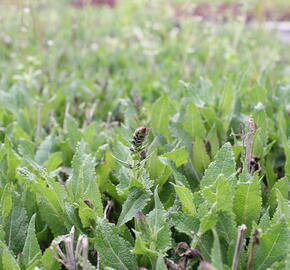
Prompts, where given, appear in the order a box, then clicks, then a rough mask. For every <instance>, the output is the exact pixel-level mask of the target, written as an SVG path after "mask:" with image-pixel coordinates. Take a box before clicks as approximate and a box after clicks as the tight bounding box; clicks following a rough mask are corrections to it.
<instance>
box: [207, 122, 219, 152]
mask: <svg viewBox="0 0 290 270" xmlns="http://www.w3.org/2000/svg"><path fill="white" fill-rule="evenodd" d="M207 138H208V140H209V142H210V151H211V156H212V157H214V156H215V155H216V153H217V151H218V150H219V139H218V136H217V129H216V125H215V124H214V125H213V126H212V127H211V129H210V131H209V133H208V135H207Z"/></svg>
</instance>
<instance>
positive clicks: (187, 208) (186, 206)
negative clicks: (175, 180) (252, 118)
mask: <svg viewBox="0 0 290 270" xmlns="http://www.w3.org/2000/svg"><path fill="white" fill-rule="evenodd" d="M174 188H175V191H176V193H177V195H178V197H179V200H180V201H181V204H182V209H183V211H184V212H185V213H188V214H191V215H193V216H194V215H195V214H196V208H195V205H194V202H193V195H192V192H191V191H190V190H189V189H188V188H186V187H183V186H177V185H174Z"/></svg>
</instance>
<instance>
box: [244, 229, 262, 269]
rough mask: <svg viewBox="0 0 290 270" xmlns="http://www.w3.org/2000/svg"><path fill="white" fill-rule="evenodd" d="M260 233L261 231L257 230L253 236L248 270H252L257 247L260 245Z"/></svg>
mask: <svg viewBox="0 0 290 270" xmlns="http://www.w3.org/2000/svg"><path fill="white" fill-rule="evenodd" d="M260 233H261V230H260V229H256V230H255V231H254V233H253V235H252V241H251V247H250V251H249V257H248V262H247V270H251V269H252V265H253V259H254V250H255V246H256V245H259V244H260V240H259V238H258V235H259V234H260Z"/></svg>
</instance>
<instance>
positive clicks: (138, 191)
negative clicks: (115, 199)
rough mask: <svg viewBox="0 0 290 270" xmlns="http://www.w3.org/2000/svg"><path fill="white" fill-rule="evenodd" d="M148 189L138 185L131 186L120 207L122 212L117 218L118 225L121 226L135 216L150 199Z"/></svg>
mask: <svg viewBox="0 0 290 270" xmlns="http://www.w3.org/2000/svg"><path fill="white" fill-rule="evenodd" d="M150 196H151V192H150V190H143V189H142V188H140V187H132V188H131V189H130V191H129V195H128V198H127V199H126V201H125V203H124V204H123V207H122V212H121V214H120V217H119V219H118V226H121V225H123V224H125V223H126V222H128V221H129V220H131V219H132V218H133V217H135V216H136V214H137V213H138V211H140V210H142V209H143V208H144V207H145V206H146V204H147V202H148V201H149V200H150Z"/></svg>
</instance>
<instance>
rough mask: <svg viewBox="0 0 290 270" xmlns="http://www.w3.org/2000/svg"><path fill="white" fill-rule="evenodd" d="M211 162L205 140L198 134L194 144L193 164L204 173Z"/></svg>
mask: <svg viewBox="0 0 290 270" xmlns="http://www.w3.org/2000/svg"><path fill="white" fill-rule="evenodd" d="M209 162H210V160H209V156H208V154H207V152H206V150H205V145H204V141H203V140H202V139H200V137H199V136H196V137H195V138H194V145H193V165H194V167H195V169H196V170H197V171H198V172H199V173H202V172H203V171H204V170H205V169H206V168H207V167H208V164H209Z"/></svg>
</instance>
